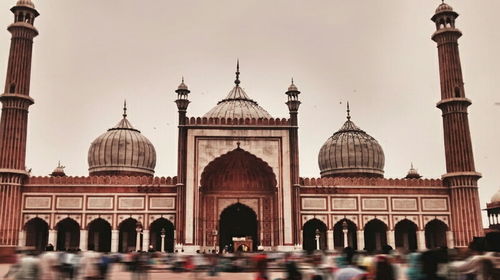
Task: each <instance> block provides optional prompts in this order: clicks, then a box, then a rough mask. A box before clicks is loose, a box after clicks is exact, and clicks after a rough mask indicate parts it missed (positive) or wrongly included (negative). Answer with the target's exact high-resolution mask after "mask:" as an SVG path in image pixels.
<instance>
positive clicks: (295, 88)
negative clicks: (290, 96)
mask: <svg viewBox="0 0 500 280" xmlns="http://www.w3.org/2000/svg"><path fill="white" fill-rule="evenodd" d="M288 92H299V93H300V91H299V89H298V88H297V86H296V85H295V84H294V83H293V78H292V83H291V84H290V86H289V87H288Z"/></svg>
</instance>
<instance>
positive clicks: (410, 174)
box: [405, 163, 422, 179]
mask: <svg viewBox="0 0 500 280" xmlns="http://www.w3.org/2000/svg"><path fill="white" fill-rule="evenodd" d="M420 178H422V176H420V174H418V171H417V169H415V168H413V163H412V164H411V167H410V170H408V174H406V177H405V179H420Z"/></svg>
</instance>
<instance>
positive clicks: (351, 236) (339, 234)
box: [333, 218, 358, 249]
mask: <svg viewBox="0 0 500 280" xmlns="http://www.w3.org/2000/svg"><path fill="white" fill-rule="evenodd" d="M345 230H346V232H345V233H346V234H347V236H345V234H344V231H345ZM356 232H357V226H356V224H355V223H354V222H353V221H351V220H349V219H347V218H344V219H342V220H340V221H338V222H337V223H335V225H334V226H333V244H335V248H336V249H343V248H345V247H351V248H353V249H358V238H357V236H356ZM346 237H347V244H346V242H345V241H346V240H345V239H346Z"/></svg>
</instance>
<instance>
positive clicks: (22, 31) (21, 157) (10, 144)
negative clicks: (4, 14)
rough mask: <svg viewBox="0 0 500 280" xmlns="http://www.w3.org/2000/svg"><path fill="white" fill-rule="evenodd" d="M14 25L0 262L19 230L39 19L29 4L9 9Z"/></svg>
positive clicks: (0, 157) (2, 133)
mask: <svg viewBox="0 0 500 280" xmlns="http://www.w3.org/2000/svg"><path fill="white" fill-rule="evenodd" d="M11 11H12V13H14V23H12V24H11V25H10V26H9V27H8V28H7V29H8V30H9V32H10V33H12V39H11V45H10V53H9V62H8V66H7V75H6V76H7V77H6V81H5V90H4V93H3V94H2V95H0V101H1V102H2V116H1V120H0V262H1V261H2V259H3V260H5V259H4V258H2V257H5V255H6V254H9V253H10V252H11V251H12V250H13V249H14V246H17V245H18V236H19V232H20V229H21V225H20V222H21V219H20V212H21V190H20V188H21V184H22V182H23V180H24V178H26V176H27V172H26V167H25V158H26V134H27V125H28V108H29V106H30V105H32V104H33V99H32V98H31V97H30V96H29V93H30V74H31V54H32V46H33V38H34V37H36V36H37V35H38V31H37V30H36V28H35V27H34V26H33V24H34V22H35V18H36V17H37V16H38V15H39V14H38V12H37V11H36V10H35V5H33V3H32V2H31V1H30V0H19V1H18V2H17V4H16V5H15V6H14V7H12V9H11Z"/></svg>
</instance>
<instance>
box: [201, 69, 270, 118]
mask: <svg viewBox="0 0 500 280" xmlns="http://www.w3.org/2000/svg"><path fill="white" fill-rule="evenodd" d="M235 74H236V80H235V81H234V84H235V86H234V87H233V89H232V90H231V91H230V92H229V94H228V95H227V96H226V98H224V99H222V100H221V101H219V102H218V103H217V106H215V107H214V108H212V110H210V111H208V113H206V114H205V115H203V117H204V118H221V119H227V118H230V119H235V118H236V119H246V118H249V119H252V118H254V119H260V118H265V119H270V118H272V117H271V115H270V114H269V113H268V112H267V111H266V110H264V109H263V108H262V107H260V106H259V104H257V102H255V101H254V100H252V99H250V97H248V95H247V94H246V93H245V91H244V90H243V89H242V88H241V87H240V83H241V81H240V62H239V61H238V62H237V64H236V73H235Z"/></svg>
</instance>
